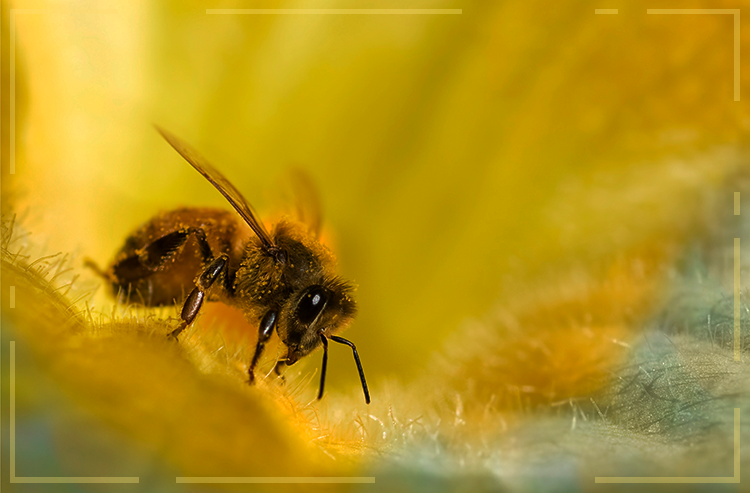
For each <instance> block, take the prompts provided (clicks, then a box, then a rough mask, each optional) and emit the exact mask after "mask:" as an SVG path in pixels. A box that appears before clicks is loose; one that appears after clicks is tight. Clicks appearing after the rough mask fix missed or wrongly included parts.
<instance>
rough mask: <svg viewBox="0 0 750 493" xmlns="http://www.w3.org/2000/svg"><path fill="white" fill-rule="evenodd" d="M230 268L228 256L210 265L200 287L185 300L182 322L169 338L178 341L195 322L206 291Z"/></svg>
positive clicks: (201, 279)
mask: <svg viewBox="0 0 750 493" xmlns="http://www.w3.org/2000/svg"><path fill="white" fill-rule="evenodd" d="M228 266H229V256H228V255H226V254H223V255H220V256H219V257H218V258H216V259H215V260H214V261H213V262H211V263H210V264H209V265H208V267H207V268H206V270H204V271H203V274H201V276H200V277H199V278H198V282H197V284H198V285H197V286H196V287H195V288H194V289H193V290H192V291H191V292H190V294H189V295H188V297H187V299H186V300H185V304H184V305H182V312H181V313H180V318H181V319H182V322H181V323H180V325H179V326H178V327H177V328H176V329H175V330H173V331H172V332H170V333H169V336H168V337H174V338H175V339H176V338H177V336H178V335H179V334H180V332H182V331H183V330H185V328H186V327H187V326H188V325H190V324H191V323H193V320H195V317H196V316H197V315H198V312H199V311H200V309H201V306H202V305H203V299H204V298H205V297H206V291H208V289H209V288H210V287H211V285H212V284H213V283H214V281H216V279H218V278H219V275H220V274H221V273H222V271H224V272H225V275H226V270H227V267H228Z"/></svg>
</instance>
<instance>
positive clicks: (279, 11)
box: [206, 9, 463, 15]
mask: <svg viewBox="0 0 750 493" xmlns="http://www.w3.org/2000/svg"><path fill="white" fill-rule="evenodd" d="M206 14H209V15H461V14H463V9H206Z"/></svg>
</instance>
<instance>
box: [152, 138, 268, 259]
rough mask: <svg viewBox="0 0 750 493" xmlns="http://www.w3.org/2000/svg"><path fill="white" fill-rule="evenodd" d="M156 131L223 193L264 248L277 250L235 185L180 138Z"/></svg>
mask: <svg viewBox="0 0 750 493" xmlns="http://www.w3.org/2000/svg"><path fill="white" fill-rule="evenodd" d="M156 130H158V131H159V133H160V134H161V135H162V137H164V138H165V139H166V140H167V142H169V145H171V146H172V147H174V150H175V151H177V152H178V153H179V154H180V155H181V156H182V157H184V158H185V160H186V161H187V162H188V163H190V165H191V166H192V167H193V168H195V169H196V171H198V173H200V174H202V175H203V176H204V177H205V178H206V180H208V181H209V182H211V184H212V185H213V186H214V187H216V189H217V190H218V191H219V192H221V194H222V195H223V196H224V198H226V199H227V200H228V201H229V203H230V204H232V207H234V209H235V210H236V211H237V212H238V213H239V215H240V216H242V219H244V220H245V222H246V223H247V224H248V225H249V226H250V228H252V230H253V231H254V232H255V234H256V235H258V238H260V241H261V242H262V243H263V247H264V248H265V249H266V250H269V249H273V248H275V246H274V243H273V240H271V236H270V235H269V234H268V232H267V231H266V228H264V227H263V223H261V222H260V221H258V220H257V219H256V218H255V216H256V215H255V213H254V212H253V208H252V207H250V204H248V203H247V200H245V197H243V196H242V194H241V193H240V192H239V190H237V189H236V188H235V187H234V185H232V184H231V183H230V182H229V180H227V179H226V178H225V177H224V175H222V174H221V173H220V172H219V171H217V170H216V169H215V168H214V167H213V166H211V165H210V164H209V163H208V161H206V160H205V159H204V158H203V156H201V155H200V154H198V152H197V151H196V150H195V149H193V148H192V147H190V146H189V145H188V144H186V143H185V142H183V141H182V140H180V139H179V138H177V137H175V136H174V135H172V134H171V133H169V132H167V131H166V130H164V129H162V128H160V127H158V126H157V127H156Z"/></svg>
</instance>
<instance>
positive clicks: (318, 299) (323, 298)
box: [297, 286, 328, 325]
mask: <svg viewBox="0 0 750 493" xmlns="http://www.w3.org/2000/svg"><path fill="white" fill-rule="evenodd" d="M327 302H328V292H327V290H326V289H325V288H324V287H322V286H312V287H311V288H308V289H307V291H305V293H304V294H303V295H302V298H300V300H299V304H298V305H297V318H298V319H299V321H300V322H302V323H303V324H305V325H310V324H311V323H313V321H314V320H315V319H316V318H317V317H318V314H320V312H322V311H323V308H324V307H325V306H326V303H327Z"/></svg>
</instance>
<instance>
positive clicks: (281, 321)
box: [92, 127, 370, 404]
mask: <svg viewBox="0 0 750 493" xmlns="http://www.w3.org/2000/svg"><path fill="white" fill-rule="evenodd" d="M157 130H158V131H159V132H160V133H161V135H162V136H163V137H164V138H165V139H166V140H167V142H169V144H170V145H171V146H172V147H173V148H174V149H175V150H176V151H177V152H178V153H179V154H180V155H181V156H182V157H184V158H185V160H186V161H187V162H188V163H190V165H191V166H193V168H195V169H196V170H197V171H198V172H199V173H200V174H201V175H203V177H204V178H206V179H207V180H208V181H209V182H210V183H211V184H212V185H213V186H214V187H215V188H216V189H217V190H218V191H219V192H220V193H221V194H222V195H223V196H224V197H225V198H226V199H227V201H228V202H229V203H230V204H231V205H232V206H233V208H234V209H235V212H231V211H227V210H221V209H211V208H196V207H192V208H190V207H186V208H181V209H177V210H174V211H169V212H165V213H162V214H159V215H157V216H156V217H154V218H152V219H151V220H149V221H148V222H146V223H145V224H143V225H142V226H141V227H140V228H138V229H137V230H136V231H135V232H133V233H132V234H131V235H130V236H129V237H128V238H127V240H126V241H125V244H124V246H123V247H122V248H121V249H120V251H119V252H118V253H117V254H116V256H115V258H114V260H113V262H112V263H111V264H110V266H109V267H108V268H107V269H106V270H105V271H103V272H102V271H99V272H100V274H101V275H102V276H103V277H104V278H105V279H106V280H107V281H108V282H109V284H110V286H111V288H112V292H113V294H114V295H115V296H119V297H120V298H122V295H123V293H124V294H125V295H126V296H127V297H128V299H130V300H131V301H135V302H140V303H141V304H143V305H145V306H163V305H176V304H179V303H182V304H183V305H182V311H181V313H180V318H181V322H180V324H179V325H178V326H177V327H176V328H175V329H174V330H172V331H171V332H170V333H169V336H170V337H172V338H175V339H176V338H177V337H178V336H179V335H180V333H181V332H182V331H184V330H185V329H186V328H187V327H188V326H190V325H191V324H192V323H193V322H194V321H195V319H196V317H197V316H198V314H199V312H200V309H201V307H202V306H203V303H204V302H205V301H218V302H221V303H225V304H227V305H230V306H234V307H236V308H238V309H240V310H241V311H242V312H243V314H244V315H245V318H246V319H247V320H248V322H250V323H251V324H256V325H257V326H258V327H259V329H258V341H257V344H256V348H255V353H254V356H253V358H252V360H251V361H250V364H249V367H248V381H249V383H251V384H252V383H253V382H254V381H255V368H256V366H257V364H258V362H259V361H260V358H261V355H262V354H263V350H264V348H265V345H266V343H267V342H268V340H269V339H270V337H271V335H272V333H273V332H274V331H276V333H277V334H278V336H279V338H280V339H281V341H282V342H283V343H284V344H285V345H286V347H287V354H286V356H285V357H284V358H282V359H280V360H279V361H278V362H277V363H276V366H275V368H274V370H275V372H276V374H277V375H280V374H281V373H280V370H281V368H282V367H283V366H289V365H292V364H294V363H295V362H297V361H298V360H299V359H300V358H303V357H304V356H307V355H308V354H310V353H311V352H312V351H314V350H315V349H317V348H318V347H320V346H321V345H322V346H323V364H322V368H321V380H320V390H319V392H318V398H319V399H320V398H322V396H323V390H324V387H325V377H326V367H327V361H328V340H333V341H334V342H338V343H340V344H344V345H347V346H349V347H350V348H351V349H352V353H353V355H354V360H355V363H356V365H357V370H358V372H359V377H360V381H361V383H362V389H363V392H364V395H365V401H366V402H367V403H368V404H369V402H370V394H369V390H368V388H367V382H366V380H365V376H364V371H363V369H362V364H361V362H360V358H359V353H358V352H357V349H356V346H355V345H354V344H353V343H352V342H351V341H349V340H347V339H344V338H343V337H340V336H337V335H335V334H337V333H338V332H340V331H342V330H343V329H345V328H346V327H348V326H349V324H350V323H351V322H352V320H353V318H354V315H355V313H356V310H357V307H356V302H355V301H354V298H353V297H352V294H351V292H352V285H351V284H350V283H349V282H347V281H346V280H344V279H342V278H341V277H339V276H338V275H337V274H336V265H335V258H334V256H333V254H332V253H331V252H330V250H328V248H326V247H325V246H324V245H322V244H321V243H320V241H319V239H318V236H319V230H320V221H319V217H320V214H319V212H318V211H307V214H306V215H305V217H309V218H310V222H309V223H308V224H307V225H305V224H303V223H300V222H295V221H293V220H290V219H282V220H280V221H279V222H278V223H276V224H275V225H274V227H273V228H272V229H271V232H270V233H269V232H268V231H267V230H266V228H265V226H264V225H263V223H262V222H260V221H259V220H258V219H257V214H256V213H255V212H254V211H253V209H252V207H251V206H250V205H249V203H248V202H247V200H245V198H244V197H243V196H242V194H241V193H240V192H239V191H238V190H237V189H236V188H235V187H234V185H232V184H231V183H230V182H229V180H227V179H226V178H225V177H224V176H223V175H222V174H221V173H220V172H219V171H218V170H216V169H215V168H214V167H213V166H211V165H210V164H209V163H208V162H207V161H206V160H205V159H204V158H202V157H201V156H200V155H199V154H198V152H197V151H195V150H194V149H193V148H191V147H190V146H189V145H188V144H186V143H185V142H183V141H181V140H180V139H178V138H177V137H175V136H174V135H172V134H170V133H169V132H167V131H165V130H162V129H160V128H158V127H157ZM308 193H310V192H308ZM310 203H313V204H317V203H319V201H317V200H314V201H310ZM92 267H94V268H95V269H97V268H96V267H95V266H94V265H92ZM97 270H98V269H97ZM184 293H189V294H188V295H187V297H185V295H184ZM121 301H122V299H121Z"/></svg>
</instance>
